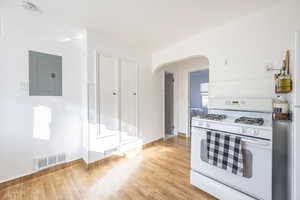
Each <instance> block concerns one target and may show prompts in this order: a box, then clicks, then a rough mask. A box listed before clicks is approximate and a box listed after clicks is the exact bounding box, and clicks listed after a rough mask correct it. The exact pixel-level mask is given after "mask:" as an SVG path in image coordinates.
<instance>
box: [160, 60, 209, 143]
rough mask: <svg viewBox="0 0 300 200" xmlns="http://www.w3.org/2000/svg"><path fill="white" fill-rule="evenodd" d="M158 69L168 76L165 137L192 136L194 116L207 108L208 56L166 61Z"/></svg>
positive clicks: (164, 101)
mask: <svg viewBox="0 0 300 200" xmlns="http://www.w3.org/2000/svg"><path fill="white" fill-rule="evenodd" d="M158 70H159V71H160V72H162V74H163V76H164V77H163V80H164V81H163V84H164V87H163V89H164V90H163V94H164V95H163V98H164V99H163V103H164V124H163V125H164V131H165V138H169V137H173V136H177V135H181V136H185V137H190V129H191V118H192V117H193V116H194V115H201V114H202V112H203V111H204V112H205V111H207V103H208V92H209V91H208V80H209V60H208V58H207V57H206V56H201V55H199V56H191V57H187V58H184V59H181V60H177V61H174V62H170V63H167V64H164V65H162V66H161V67H159V69H158ZM170 77H172V78H170ZM191 79H193V80H191ZM170 80H173V83H172V82H171V81H170ZM204 107H206V108H204Z"/></svg>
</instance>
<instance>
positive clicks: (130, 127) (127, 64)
mask: <svg viewBox="0 0 300 200" xmlns="http://www.w3.org/2000/svg"><path fill="white" fill-rule="evenodd" d="M120 86H121V98H120V99H121V101H120V104H121V141H122V142H127V141H132V140H135V139H137V138H138V116H137V115H138V65H137V63H135V62H132V61H129V60H125V59H120Z"/></svg>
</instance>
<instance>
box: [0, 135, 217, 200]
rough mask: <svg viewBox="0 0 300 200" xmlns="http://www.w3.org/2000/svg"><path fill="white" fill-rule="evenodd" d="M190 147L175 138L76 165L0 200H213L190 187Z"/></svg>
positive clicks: (16, 188) (6, 192) (2, 194)
mask: <svg viewBox="0 0 300 200" xmlns="http://www.w3.org/2000/svg"><path fill="white" fill-rule="evenodd" d="M189 146H190V143H189V141H188V139H186V138H182V137H176V138H172V139H168V140H167V141H166V142H164V143H161V144H157V145H155V146H152V147H149V148H147V149H144V150H142V151H141V152H139V153H138V152H136V153H131V154H129V156H127V157H122V158H120V159H116V160H113V161H109V162H107V163H105V164H103V165H102V166H99V167H97V168H93V169H90V170H89V171H87V170H86V169H85V168H84V167H83V166H82V165H80V164H78V165H75V166H72V167H68V168H65V169H62V170H59V171H56V172H53V173H51V174H48V175H45V176H41V177H38V178H35V179H32V180H29V181H27V182H25V183H22V184H18V185H14V186H10V187H8V188H5V189H3V190H0V199H1V200H19V199H20V200H21V199H22V200H44V199H47V200H69V199H70V200H73V199H78V200H81V199H83V200H87V199H88V200H143V199H146V200H148V199H151V200H177V199H178V200H181V199H182V200H213V199H215V198H213V197H211V196H210V195H208V194H207V193H205V192H203V191H201V190H199V189H198V188H196V187H194V186H192V185H190V183H189V170H190V148H189Z"/></svg>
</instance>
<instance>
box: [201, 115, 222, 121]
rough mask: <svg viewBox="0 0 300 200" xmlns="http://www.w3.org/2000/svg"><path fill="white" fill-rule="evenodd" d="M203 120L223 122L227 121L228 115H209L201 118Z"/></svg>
mask: <svg viewBox="0 0 300 200" xmlns="http://www.w3.org/2000/svg"><path fill="white" fill-rule="evenodd" d="M201 118H202V119H208V120H214V121H221V120H223V119H226V115H217V114H207V115H204V116H202V117H201Z"/></svg>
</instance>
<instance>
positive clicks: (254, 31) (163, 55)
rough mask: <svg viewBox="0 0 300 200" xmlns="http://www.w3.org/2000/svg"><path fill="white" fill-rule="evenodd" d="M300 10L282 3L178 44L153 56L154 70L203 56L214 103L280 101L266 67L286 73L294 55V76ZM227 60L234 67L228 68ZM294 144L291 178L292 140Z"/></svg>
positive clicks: (292, 64) (294, 4)
mask: <svg viewBox="0 0 300 200" xmlns="http://www.w3.org/2000/svg"><path fill="white" fill-rule="evenodd" d="M299 7H300V2H299V1H293V0H291V1H290V0H287V1H284V2H283V1H282V3H280V4H277V5H275V6H273V7H271V8H267V9H264V10H261V11H259V12H258V13H256V14H253V15H250V16H247V17H243V18H240V19H237V20H235V21H232V22H231V23H228V24H225V25H223V26H220V27H217V28H215V29H214V30H210V31H207V32H205V33H202V34H199V35H197V36H195V37H192V38H190V39H189V40H186V41H182V42H179V43H177V44H174V45H172V46H170V47H169V48H167V49H163V50H161V51H158V52H156V53H154V54H153V55H152V58H153V59H152V65H153V70H156V69H158V68H159V67H161V66H162V65H164V64H166V63H169V62H173V61H176V60H181V59H183V58H186V57H190V56H194V55H203V56H207V57H208V59H209V70H210V92H209V96H210V98H218V97H232V96H237V97H260V98H272V97H274V95H275V94H274V80H273V73H270V72H267V71H266V69H265V66H266V65H267V64H272V65H273V66H274V67H275V68H280V67H281V63H282V60H283V56H284V53H285V51H286V50H287V49H290V50H291V56H292V63H291V67H292V69H291V71H292V73H293V71H294V69H293V68H294V49H295V48H294V46H295V45H294V43H295V39H294V33H295V32H296V31H297V30H300V21H299V19H300V12H299ZM226 60H227V62H228V64H225V62H226ZM289 97H290V98H289V99H290V101H291V103H292V98H291V96H289ZM288 140H289V147H290V149H289V170H290V172H291V168H292V159H291V156H292V152H293V150H292V141H293V135H292V134H290V135H289V139H288ZM291 182H292V175H291V174H290V181H289V183H290V184H291ZM290 189H291V187H290Z"/></svg>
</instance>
